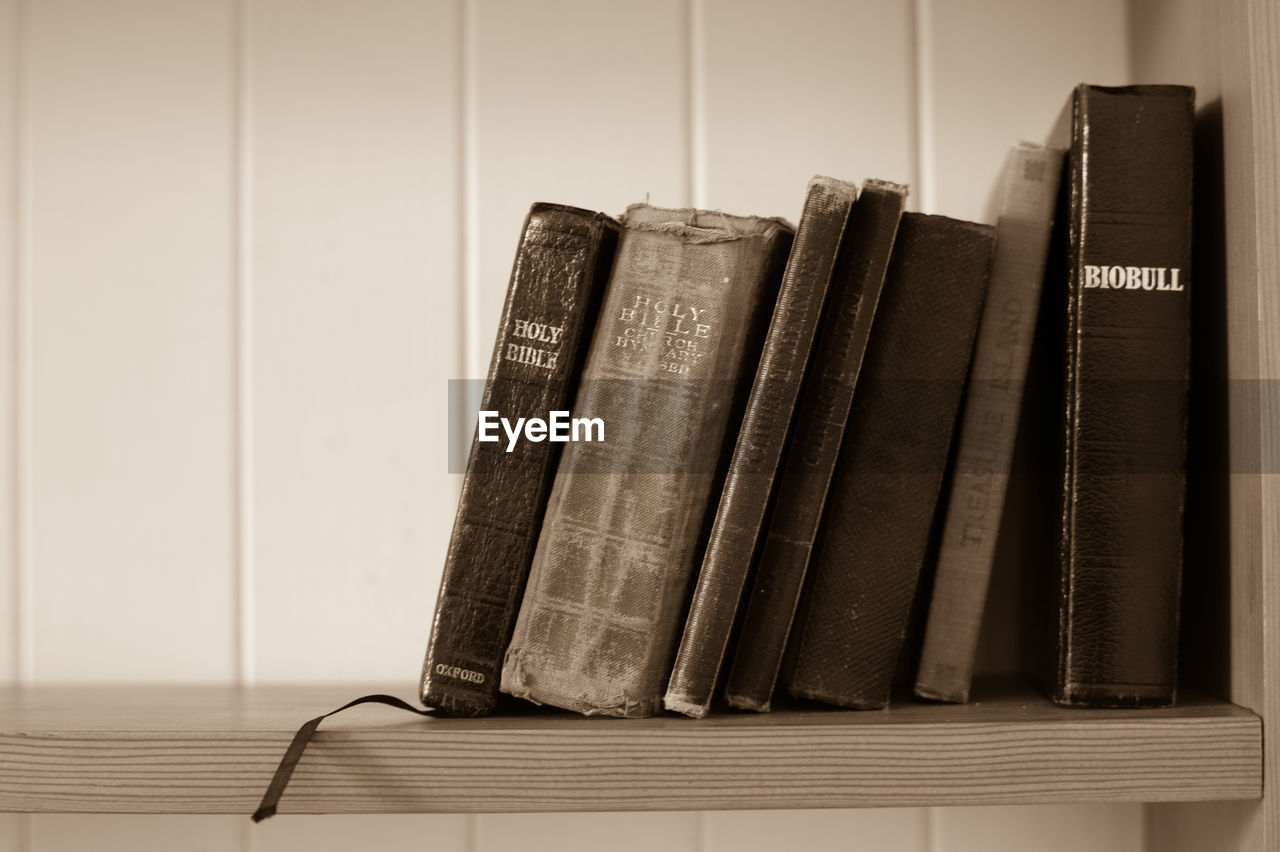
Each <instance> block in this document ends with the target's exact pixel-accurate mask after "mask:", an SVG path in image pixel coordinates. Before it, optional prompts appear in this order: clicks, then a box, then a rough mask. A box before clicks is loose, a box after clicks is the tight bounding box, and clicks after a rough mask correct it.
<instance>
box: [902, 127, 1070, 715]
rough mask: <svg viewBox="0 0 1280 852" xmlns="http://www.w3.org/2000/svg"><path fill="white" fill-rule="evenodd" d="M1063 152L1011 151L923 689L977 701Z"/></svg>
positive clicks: (920, 681) (929, 626) (921, 673)
mask: <svg viewBox="0 0 1280 852" xmlns="http://www.w3.org/2000/svg"><path fill="white" fill-rule="evenodd" d="M1061 172H1062V152H1061V151H1060V150H1058V149H1054V148H1045V147H1042V146H1039V145H1028V144H1023V145H1017V146H1015V147H1014V148H1012V149H1010V151H1009V154H1008V157H1007V158H1006V159H1005V166H1004V178H1003V183H1004V187H1003V192H1002V198H1001V203H1000V214H999V220H998V221H997V223H996V250H995V259H994V260H993V261H992V266H991V283H990V285H989V286H988V287H987V298H986V305H985V307H984V308H983V312H982V321H981V323H980V325H979V327H978V342H977V344H976V345H975V347H974V353H973V366H972V368H971V369H970V371H969V386H968V389H967V391H966V393H965V401H964V411H963V413H962V414H961V417H960V425H959V436H958V443H957V447H956V454H955V461H954V463H953V469H952V474H951V480H950V485H949V487H948V492H947V496H946V498H945V499H944V500H943V501H942V503H941V504H940V505H942V506H945V507H946V518H945V521H944V522H943V527H942V542H941V546H940V548H939V553H938V563H937V569H936V571H935V574H934V582H933V596H932V599H931V600H930V603H929V615H928V619H927V622H926V626H925V634H924V647H923V650H922V651H921V655H920V666H919V668H918V670H917V672H916V684H915V693H916V695H919V696H920V697H922V698H931V699H934V700H937V701H956V702H964V701H968V700H969V685H970V683H971V681H972V680H973V664H974V656H975V654H976V652H977V649H978V632H979V627H980V626H981V624H982V612H983V608H984V607H985V605H986V598H987V586H988V584H989V581H990V579H991V570H992V565H993V562H994V560H995V552H996V539H997V537H998V533H999V531H1000V519H1001V516H1002V515H1003V508H1004V498H1005V492H1006V490H1007V488H1008V484H1009V474H1010V470H1011V467H1012V463H1013V448H1014V441H1015V439H1016V437H1017V432H1018V414H1019V411H1020V409H1021V407H1022V396H1023V388H1024V386H1025V383H1026V378H1027V365H1028V360H1029V358H1030V356H1031V341H1032V338H1033V337H1034V336H1035V328H1036V317H1037V315H1038V313H1039V310H1040V295H1041V293H1042V292H1043V290H1044V271H1045V258H1046V256H1047V253H1048V250H1049V235H1050V232H1051V229H1052V224H1053V211H1054V206H1055V204H1056V202H1057V198H1058V184H1059V177H1060V176H1061Z"/></svg>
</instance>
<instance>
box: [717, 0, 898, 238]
mask: <svg viewBox="0 0 1280 852" xmlns="http://www.w3.org/2000/svg"><path fill="white" fill-rule="evenodd" d="M703 6H704V11H703V18H704V19H703V26H702V27H701V32H702V34H703V38H704V44H703V46H702V51H701V55H702V59H703V62H704V67H703V75H702V76H703V78H704V80H705V92H704V97H703V99H702V100H703V102H704V103H705V108H706V115H705V118H704V121H705V149H706V170H707V174H706V176H705V180H704V183H705V186H706V192H707V197H706V199H705V202H706V204H707V205H708V206H710V207H717V208H722V209H724V210H727V211H729V212H731V213H756V214H762V215H772V216H785V217H786V218H787V219H789V220H790V221H791V222H792V223H795V222H796V221H797V220H798V219H799V215H800V208H801V206H802V203H803V201H804V189H805V184H806V183H807V182H808V180H809V178H810V177H812V176H813V175H815V174H825V175H830V176H832V177H837V178H843V179H845V180H858V181H861V180H862V179H863V178H868V177H873V178H883V179H885V180H893V181H897V182H900V183H912V182H913V181H914V180H915V167H914V162H913V152H914V144H915V143H914V137H913V133H914V130H913V128H914V104H915V101H914V89H913V76H912V74H913V71H912V38H913V35H912V29H911V17H910V12H911V6H910V4H909V3H902V2H898V0H857V2H853V3H843V4H837V3H830V2H826V0H802V2H791V3H777V2H768V0H750V2H741V0H704V2H703ZM912 190H913V194H912V196H911V198H912V201H911V203H912V204H913V205H914V203H915V201H914V196H915V190H916V187H912Z"/></svg>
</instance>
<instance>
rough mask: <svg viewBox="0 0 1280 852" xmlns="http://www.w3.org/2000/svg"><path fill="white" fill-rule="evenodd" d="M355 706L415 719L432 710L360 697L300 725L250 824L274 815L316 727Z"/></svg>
mask: <svg viewBox="0 0 1280 852" xmlns="http://www.w3.org/2000/svg"><path fill="white" fill-rule="evenodd" d="M357 704H386V705H387V706H388V707H396V708H398V709H400V710H408V711H409V712H410V713H414V714H416V715H418V716H431V715H433V711H431V710H420V709H418V708H417V707H414V706H413V705H411V704H409V703H408V702H407V701H401V700H400V699H399V698H396V697H395V696H394V695H381V694H379V695H366V696H364V697H363V698H357V699H356V700H355V701H350V702H348V703H346V704H343V705H342V706H341V707H339V708H338V709H337V710H330V711H329V712H328V713H325V714H324V715H323V716H317V717H315V718H314V719H312V720H311V721H310V722H307V723H306V724H304V725H303V726H302V727H301V728H299V729H298V733H296V734H294V735H293V742H291V743H289V748H288V749H287V750H286V751H285V753H284V757H282V758H280V765H279V766H277V767H276V774H275V775H273V776H271V783H270V784H268V785H267V792H266V793H264V794H263V795H262V804H260V805H258V809H257V810H256V811H254V812H253V821H254V822H262V821H263V820H264V819H266V818H267V817H271V816H275V813H276V805H278V804H280V797H281V796H282V795H284V790H285V788H286V787H288V786H289V779H290V778H292V777H293V770H294V767H296V766H297V765H298V761H299V760H302V753H303V752H304V751H306V750H307V743H309V742H311V735H312V734H314V733H315V732H316V728H319V727H320V723H321V722H323V721H324V720H325V719H328V718H329V717H330V716H332V715H334V714H335V713H341V712H342V711H343V710H347V709H349V708H351V707H355V706H356V705H357Z"/></svg>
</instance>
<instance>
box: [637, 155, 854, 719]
mask: <svg viewBox="0 0 1280 852" xmlns="http://www.w3.org/2000/svg"><path fill="white" fill-rule="evenodd" d="M857 195H858V188H857V186H856V185H854V184H851V183H846V182H844V181H839V180H834V179H832V178H822V177H816V178H814V179H813V180H812V181H810V183H809V187H808V191H807V193H806V196H805V205H804V211H803V213H802V214H801V217H800V226H799V227H798V228H797V230H796V238H795V243H794V245H793V246H792V248H791V255H790V257H789V258H788V260H787V268H786V272H785V273H783V277H782V288H781V290H780V291H779V293H778V301H777V304H776V306H775V307H774V310H773V319H772V320H771V321H770V323H769V331H768V334H767V335H766V336H765V342H764V350H763V352H762V353H761V355H760V366H759V368H758V369H757V370H756V374H755V381H754V382H753V383H752V386H751V396H750V397H749V398H748V400H747V408H746V411H745V413H744V414H743V416H742V428H741V429H740V430H739V431H738V438H737V442H736V443H735V445H734V450H733V458H732V460H731V461H730V462H729V472H728V474H727V475H726V477H725V482H724V488H723V489H722V490H721V492H720V503H719V507H718V508H717V510H716V516H715V522H714V523H713V525H712V527H711V536H710V539H709V540H708V542H707V548H706V554H705V555H704V556H703V559H702V568H701V570H700V571H699V572H698V580H697V583H696V585H695V587H694V594H693V601H692V603H691V604H690V605H689V617H688V619H687V620H686V621H685V626H684V634H683V636H682V637H681V639H680V647H679V650H678V651H677V653H676V662H675V666H674V667H673V668H672V671H671V680H670V682H669V683H668V684H667V694H666V697H665V698H664V699H663V703H664V705H665V706H666V709H668V710H673V711H676V712H679V713H684V714H685V715H687V716H693V717H694V718H701V717H703V716H705V715H706V714H707V711H708V710H709V709H710V708H711V697H712V694H713V693H714V692H715V688H716V682H717V680H718V679H719V676H720V666H721V664H722V663H723V661H724V656H725V652H726V650H727V649H728V646H729V637H730V634H731V632H732V630H733V626H734V622H735V619H736V618H737V614H738V603H739V601H740V600H741V599H742V592H743V589H744V588H745V586H746V583H747V577H748V574H749V573H750V570H751V566H752V563H753V561H754V558H755V554H756V547H757V545H758V544H759V542H760V539H761V528H762V527H763V525H764V523H765V515H766V512H767V511H768V508H769V498H770V497H771V496H772V493H773V485H774V480H775V477H776V474H777V471H778V465H779V462H780V461H781V459H782V452H783V449H784V448H785V447H786V443H787V434H788V431H789V430H790V428H791V415H792V414H793V413H794V411H795V406H796V400H797V399H798V398H799V396H800V387H801V384H802V383H803V381H804V373H805V370H806V368H807V366H808V364H809V355H810V353H811V351H812V349H813V341H814V338H815V337H816V335H817V331H818V322H819V320H820V319H821V316H822V309H823V307H824V305H825V303H826V297H827V291H828V289H829V287H830V283H831V277H832V273H833V272H834V271H835V268H836V258H837V256H838V254H839V250H840V240H841V238H842V237H843V236H844V232H845V225H846V224H847V223H848V221H849V211H850V210H851V209H852V207H853V202H854V200H855V199H856V198H857Z"/></svg>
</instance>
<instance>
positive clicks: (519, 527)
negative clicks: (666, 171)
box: [419, 204, 621, 716]
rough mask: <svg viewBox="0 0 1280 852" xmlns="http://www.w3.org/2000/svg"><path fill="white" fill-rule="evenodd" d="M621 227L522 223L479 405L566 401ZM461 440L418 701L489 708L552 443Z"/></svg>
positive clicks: (560, 405)
mask: <svg viewBox="0 0 1280 852" xmlns="http://www.w3.org/2000/svg"><path fill="white" fill-rule="evenodd" d="M620 232H621V227H620V226H619V225H618V223H617V222H616V221H615V220H614V219H612V218H610V217H609V216H606V215H604V214H603V213H593V212H591V211H588V210H580V209H578V208H576V207H565V206H562V205H558V204H535V205H533V207H532V209H531V210H530V211H529V215H528V217H527V218H526V219H525V223H524V229H523V232H522V234H521V237H520V244H519V247H518V248H517V250H516V257H515V264H514V266H513V268H512V271H511V280H510V283H509V285H508V287H507V298H506V303H505V304H504V305H503V308H502V319H501V321H500V323H499V325H498V335H497V340H496V342H495V344H494V348H493V358H492V359H491V360H490V362H489V375H488V378H487V379H486V381H485V388H484V394H483V397H482V401H481V406H480V409H481V410H482V411H496V412H498V413H499V414H500V415H501V416H502V417H505V418H508V419H510V420H512V421H514V420H515V418H517V417H543V418H545V417H547V416H548V412H550V411H555V410H565V409H568V408H569V403H570V402H571V401H572V399H573V394H574V391H575V388H576V386H577V380H578V374H579V372H580V370H581V367H582V362H583V360H584V358H585V356H586V352H587V344H588V341H589V339H590V336H591V329H592V327H593V325H594V323H595V317H596V313H597V311H598V309H599V306H600V299H601V295H602V294H603V292H604V285H605V282H606V281H607V280H608V276H609V269H610V267H611V266H612V264H613V258H614V252H615V250H616V248H617V244H618V235H619V233H620ZM507 446H508V444H507V442H506V441H498V442H487V441H480V440H479V435H477V436H476V439H475V440H473V441H472V443H471V453H470V456H469V457H468V459H467V471H466V476H465V478H464V479H463V483H462V495H461V498H460V500H459V502H458V512H457V515H456V516H455V518H454V524H453V534H452V537H451V538H450V541H449V550H448V553H447V555H446V556H445V565H444V573H443V575H442V577H441V581H440V594H439V597H438V598H437V600H436V612H435V618H434V620H433V622H432V626H431V639H430V643H429V645H428V647H427V654H426V660H425V662H424V664H423V668H422V679H421V682H420V693H419V694H420V697H421V699H422V702H423V704H425V705H427V706H428V707H433V708H436V709H437V710H439V711H440V712H442V713H445V714H449V715H455V716H481V715H484V714H486V713H489V712H491V711H492V710H493V708H494V705H495V703H496V701H497V696H498V686H499V683H500V677H501V671H502V655H503V652H504V651H505V650H506V647H507V642H508V641H509V640H510V638H511V631H512V628H513V627H514V625H515V617H516V608H517V606H518V605H519V601H520V595H521V594H522V593H523V591H524V585H525V579H526V578H527V576H528V572H529V566H530V564H531V563H532V561H533V553H534V546H535V545H536V543H537V540H538V530H539V528H540V526H541V523H542V513H543V509H544V508H545V507H546V503H547V495H548V493H549V491H550V488H551V481H552V476H553V474H554V473H555V469H556V463H557V461H558V459H559V450H560V447H561V446H562V445H561V444H559V443H552V442H550V441H544V442H539V443H534V442H531V441H522V442H520V443H518V444H517V445H516V446H515V447H514V448H513V449H512V450H511V451H510V452H508V451H507Z"/></svg>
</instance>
